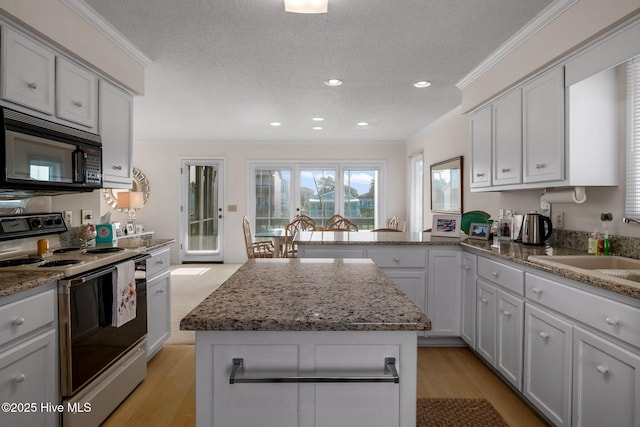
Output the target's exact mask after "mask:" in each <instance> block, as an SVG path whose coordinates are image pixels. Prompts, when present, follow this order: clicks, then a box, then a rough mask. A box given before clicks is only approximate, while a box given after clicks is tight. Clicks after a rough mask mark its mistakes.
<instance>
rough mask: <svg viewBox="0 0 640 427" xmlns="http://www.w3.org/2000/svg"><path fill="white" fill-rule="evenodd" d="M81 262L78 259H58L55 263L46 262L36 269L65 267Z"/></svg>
mask: <svg viewBox="0 0 640 427" xmlns="http://www.w3.org/2000/svg"><path fill="white" fill-rule="evenodd" d="M81 262H82V261H81V260H79V259H60V260H56V261H47V262H45V263H44V264H41V265H39V266H38V267H63V266H65V265H73V264H79V263H81Z"/></svg>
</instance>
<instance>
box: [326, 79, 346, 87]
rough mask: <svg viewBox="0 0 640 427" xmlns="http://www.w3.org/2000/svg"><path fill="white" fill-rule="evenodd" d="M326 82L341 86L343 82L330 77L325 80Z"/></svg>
mask: <svg viewBox="0 0 640 427" xmlns="http://www.w3.org/2000/svg"><path fill="white" fill-rule="evenodd" d="M324 84H326V85H327V86H340V85H341V84H342V80H339V79H329V80H325V81H324Z"/></svg>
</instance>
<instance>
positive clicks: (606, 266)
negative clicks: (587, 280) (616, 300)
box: [528, 255, 640, 286]
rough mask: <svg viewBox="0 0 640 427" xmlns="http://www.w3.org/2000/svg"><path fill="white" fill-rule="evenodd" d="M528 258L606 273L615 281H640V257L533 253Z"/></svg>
mask: <svg viewBox="0 0 640 427" xmlns="http://www.w3.org/2000/svg"><path fill="white" fill-rule="evenodd" d="M528 259H529V261H530V262H535V263H538V264H543V265H548V266H552V267H559V268H565V269H568V270H572V271H576V272H578V273H582V274H587V275H593V276H600V275H604V276H605V277H606V278H608V279H609V280H613V281H619V279H623V280H629V281H632V282H640V259H634V258H625V257H621V256H594V255H557V256H555V255H531V256H529V258H528ZM622 283H624V282H622ZM636 286H637V284H636Z"/></svg>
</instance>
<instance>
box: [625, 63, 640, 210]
mask: <svg viewBox="0 0 640 427" xmlns="http://www.w3.org/2000/svg"><path fill="white" fill-rule="evenodd" d="M626 181H627V189H626V206H625V216H626V217H629V218H634V219H640V56H637V57H635V58H633V59H632V60H630V61H629V62H628V63H627V179H626Z"/></svg>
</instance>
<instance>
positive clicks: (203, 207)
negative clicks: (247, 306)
mask: <svg viewBox="0 0 640 427" xmlns="http://www.w3.org/2000/svg"><path fill="white" fill-rule="evenodd" d="M180 171H181V175H182V184H181V187H182V188H181V190H182V191H181V194H182V198H181V200H182V202H181V206H180V260H181V261H182V262H223V261H224V256H223V255H224V254H223V248H224V215H223V206H224V191H223V190H224V160H223V159H208V160H203V159H184V160H182V164H181V168H180Z"/></svg>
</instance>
